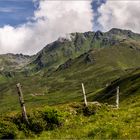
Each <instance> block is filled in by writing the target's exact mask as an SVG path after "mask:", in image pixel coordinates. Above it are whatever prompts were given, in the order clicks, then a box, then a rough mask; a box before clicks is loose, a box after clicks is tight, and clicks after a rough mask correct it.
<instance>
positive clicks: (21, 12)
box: [0, 0, 36, 27]
mask: <svg viewBox="0 0 140 140" xmlns="http://www.w3.org/2000/svg"><path fill="white" fill-rule="evenodd" d="M35 9H36V7H35V6H34V3H33V1H32V0H0V26H1V27H2V26H4V25H6V24H9V25H11V26H17V25H19V24H23V23H26V22H27V21H28V19H29V18H31V17H33V14H34V10H35Z"/></svg>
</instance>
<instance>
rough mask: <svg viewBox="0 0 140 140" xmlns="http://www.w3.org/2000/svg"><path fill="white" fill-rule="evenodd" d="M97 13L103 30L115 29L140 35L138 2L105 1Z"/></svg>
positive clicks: (139, 8)
mask: <svg viewBox="0 0 140 140" xmlns="http://www.w3.org/2000/svg"><path fill="white" fill-rule="evenodd" d="M98 12H99V14H100V17H99V18H98V22H99V24H100V25H101V26H102V28H103V30H109V29H110V28H112V27H116V28H124V29H130V30H133V31H135V32H139V33H140V1H133V0H132V1H117V0H114V1H107V2H106V3H105V4H102V5H101V7H100V8H99V9H98Z"/></svg>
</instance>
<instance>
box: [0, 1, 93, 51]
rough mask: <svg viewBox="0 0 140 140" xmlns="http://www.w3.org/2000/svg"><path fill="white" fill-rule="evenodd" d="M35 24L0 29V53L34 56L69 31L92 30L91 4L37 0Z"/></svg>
mask: <svg viewBox="0 0 140 140" xmlns="http://www.w3.org/2000/svg"><path fill="white" fill-rule="evenodd" d="M33 19H34V20H35V21H36V22H34V23H30V22H28V23H26V24H24V25H21V26H19V27H16V28H14V27H12V26H10V25H6V26H4V27H3V28H0V53H1V54H2V53H24V54H34V53H36V52H38V51H39V50H40V49H42V48H43V47H44V46H45V45H46V44H47V43H50V42H52V41H54V40H56V39H57V38H58V37H59V36H63V35H64V34H66V33H71V32H85V31H88V30H92V29H93V28H92V24H93V22H92V20H93V11H92V8H91V1H63V0H62V1H47V0H46V1H40V5H39V8H38V9H37V10H36V11H35V13H34V17H33Z"/></svg>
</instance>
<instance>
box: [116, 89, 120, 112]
mask: <svg viewBox="0 0 140 140" xmlns="http://www.w3.org/2000/svg"><path fill="white" fill-rule="evenodd" d="M116 90H117V92H116V107H117V109H118V108H119V93H120V87H119V86H118V87H117V89H116Z"/></svg>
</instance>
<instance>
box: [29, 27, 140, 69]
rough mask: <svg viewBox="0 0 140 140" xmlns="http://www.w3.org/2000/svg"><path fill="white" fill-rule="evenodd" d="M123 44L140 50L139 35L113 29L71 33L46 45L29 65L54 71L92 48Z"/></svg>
mask: <svg viewBox="0 0 140 140" xmlns="http://www.w3.org/2000/svg"><path fill="white" fill-rule="evenodd" d="M120 44H124V45H125V46H126V45H128V46H129V47H131V48H133V49H140V35H139V34H136V33H133V32H131V31H129V30H121V29H116V28H113V29H111V30H110V31H108V32H106V33H103V32H101V31H97V32H86V33H72V34H70V35H69V37H67V38H59V39H58V40H57V41H55V42H53V43H51V44H49V45H47V46H46V47H45V48H44V49H43V50H41V51H40V52H39V53H38V54H37V55H36V58H35V60H34V61H33V62H32V63H31V67H32V68H33V69H36V70H40V69H42V68H44V67H46V68H47V69H48V70H49V69H55V68H57V67H58V66H59V65H60V64H63V63H64V62H66V61H67V60H68V59H70V58H71V59H73V58H76V57H78V56H80V55H81V54H83V53H85V52H87V51H89V50H90V49H92V48H104V47H109V46H115V45H120Z"/></svg>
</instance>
